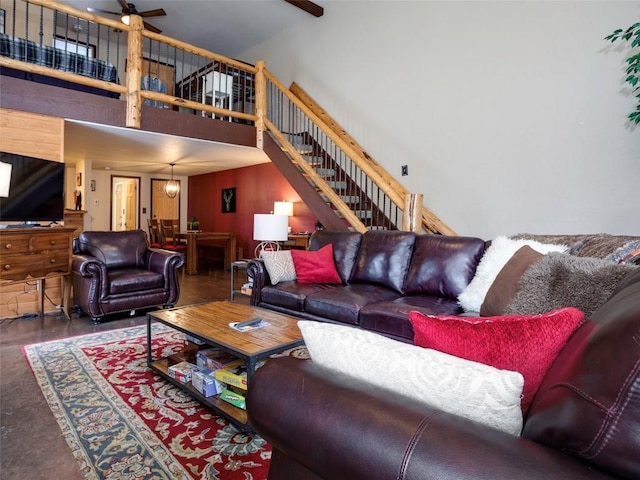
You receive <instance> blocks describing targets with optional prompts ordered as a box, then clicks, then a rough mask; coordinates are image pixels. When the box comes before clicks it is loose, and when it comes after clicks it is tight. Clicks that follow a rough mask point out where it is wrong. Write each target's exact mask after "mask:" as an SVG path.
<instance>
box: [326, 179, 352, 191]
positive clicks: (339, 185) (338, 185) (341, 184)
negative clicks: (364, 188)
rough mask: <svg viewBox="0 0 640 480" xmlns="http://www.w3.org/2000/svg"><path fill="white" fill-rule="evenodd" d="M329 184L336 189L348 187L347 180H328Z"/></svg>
mask: <svg viewBox="0 0 640 480" xmlns="http://www.w3.org/2000/svg"><path fill="white" fill-rule="evenodd" d="M327 185H329V186H330V187H331V188H333V189H334V190H345V189H346V188H347V182H336V181H335V180H328V181H327Z"/></svg>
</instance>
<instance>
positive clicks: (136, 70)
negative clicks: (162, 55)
mask: <svg viewBox="0 0 640 480" xmlns="http://www.w3.org/2000/svg"><path fill="white" fill-rule="evenodd" d="M142 30H144V24H143V21H142V17H141V16H140V15H130V18H129V35H128V37H127V76H126V80H125V82H126V86H127V114H126V120H125V125H126V126H127V127H133V128H140V125H141V118H140V113H141V111H142V97H141V95H140V80H141V79H142Z"/></svg>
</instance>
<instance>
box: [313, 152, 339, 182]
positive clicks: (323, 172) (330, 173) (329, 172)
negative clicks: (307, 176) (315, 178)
mask: <svg viewBox="0 0 640 480" xmlns="http://www.w3.org/2000/svg"><path fill="white" fill-rule="evenodd" d="M316 158H319V157H316ZM316 173H317V174H318V175H320V176H321V177H324V178H327V177H335V175H336V171H335V170H334V169H333V168H316Z"/></svg>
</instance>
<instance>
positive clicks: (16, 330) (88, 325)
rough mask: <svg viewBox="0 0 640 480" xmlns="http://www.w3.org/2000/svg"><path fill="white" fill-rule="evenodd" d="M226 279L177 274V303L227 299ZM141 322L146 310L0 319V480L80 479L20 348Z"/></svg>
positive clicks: (221, 275) (217, 274) (209, 274)
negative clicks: (104, 316) (94, 318)
mask: <svg viewBox="0 0 640 480" xmlns="http://www.w3.org/2000/svg"><path fill="white" fill-rule="evenodd" d="M229 282H230V276H229V273H228V272H222V271H221V270H212V271H209V272H207V273H204V274H200V275H194V276H188V275H184V274H181V277H180V291H181V293H180V301H179V302H178V305H188V304H192V303H200V302H205V301H214V300H227V299H228V298H229V291H230V284H229ZM144 323H145V316H144V312H140V315H138V316H135V317H130V316H128V315H124V316H119V317H112V318H110V319H108V320H107V321H105V322H103V323H101V324H99V325H94V324H93V323H92V322H91V319H90V318H89V317H87V316H83V315H79V314H78V313H74V314H72V315H71V319H70V320H68V319H66V318H65V317H64V316H63V315H61V314H59V315H45V316H44V317H42V316H34V317H30V318H18V319H3V320H0V429H1V430H0V478H1V479H2V480H18V479H19V480H39V479H42V480H45V479H46V480H51V479H59V480H76V479H78V480H80V479H82V478H83V477H82V475H81V473H80V470H79V468H78V464H77V462H76V461H75V459H74V458H73V457H72V455H71V450H70V449H69V447H68V446H67V443H66V441H65V440H64V438H63V437H62V433H61V431H60V428H59V427H58V424H57V423H56V421H55V419H54V417H53V415H52V414H51V411H50V410H49V407H48V405H47V403H46V401H45V399H44V397H43V396H42V393H41V391H40V388H39V387H38V385H37V383H36V380H35V377H34V376H33V374H32V373H31V370H30V368H29V366H28V364H27V362H26V360H25V358H24V356H23V355H22V351H21V348H20V347H21V346H22V345H28V344H31V343H39V342H44V341H47V340H55V339H60V338H66V337H71V336H75V335H83V334H87V333H93V332H100V331H105V330H111V329H116V328H125V327H129V326H136V325H142V324H144Z"/></svg>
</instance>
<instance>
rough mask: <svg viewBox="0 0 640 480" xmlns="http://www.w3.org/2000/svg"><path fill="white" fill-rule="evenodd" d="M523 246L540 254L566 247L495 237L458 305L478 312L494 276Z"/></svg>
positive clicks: (466, 309)
mask: <svg viewBox="0 0 640 480" xmlns="http://www.w3.org/2000/svg"><path fill="white" fill-rule="evenodd" d="M524 245H529V246H530V247H531V248H533V249H534V250H535V251H537V252H540V253H549V252H563V251H565V250H567V249H568V248H569V247H567V246H566V245H554V244H543V243H540V242H536V241H535V240H512V239H510V238H507V237H502V236H500V237H496V238H494V239H493V240H492V241H491V246H490V247H489V248H488V249H487V251H486V252H485V253H484V255H483V256H482V259H481V260H480V264H479V265H478V269H477V270H476V274H475V275H474V277H473V280H471V282H470V283H469V285H468V286H467V288H465V289H464V291H463V292H462V293H461V294H460V295H459V296H458V300H459V301H460V305H462V308H464V310H465V311H466V312H480V307H481V306H482V302H483V301H484V297H485V296H486V294H487V291H488V290H489V288H490V287H491V285H492V284H493V281H494V280H495V278H496V276H497V275H498V273H499V272H500V270H502V267H504V265H505V264H506V263H507V262H508V261H509V259H510V258H511V257H512V256H513V255H514V254H515V253H516V252H517V251H518V249H520V247H523V246H524Z"/></svg>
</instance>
